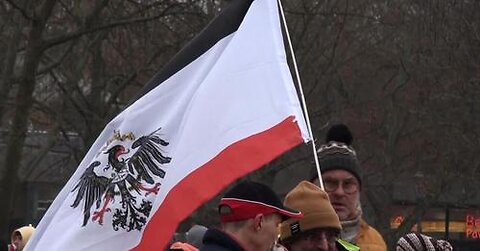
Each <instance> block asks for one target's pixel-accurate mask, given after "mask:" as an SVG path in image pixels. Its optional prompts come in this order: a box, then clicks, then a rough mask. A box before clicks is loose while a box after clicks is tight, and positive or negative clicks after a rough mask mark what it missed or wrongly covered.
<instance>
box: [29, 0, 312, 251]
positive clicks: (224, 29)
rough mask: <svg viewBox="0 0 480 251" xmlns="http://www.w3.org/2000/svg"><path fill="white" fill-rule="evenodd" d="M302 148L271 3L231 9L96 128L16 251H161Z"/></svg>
mask: <svg viewBox="0 0 480 251" xmlns="http://www.w3.org/2000/svg"><path fill="white" fill-rule="evenodd" d="M308 140H310V136H309V135H308V132H307V128H306V123H305V119H304V117H303V113H302V109H301V106H300V103H299V100H298V97H297V92H296V90H295V87H294V83H293V80H292V77H291V74H290V70H289V67H288V65H287V59H286V54H285V48H284V44H283V38H282V32H281V26H280V18H279V13H278V5H277V2H276V0H255V1H251V0H237V1H232V3H231V4H230V6H229V7H228V8H226V10H225V11H224V12H222V13H221V14H220V15H219V16H218V17H217V18H216V19H215V20H213V21H212V22H211V23H210V25H209V26H208V27H207V28H206V29H205V30H204V31H203V32H201V33H200V34H199V35H198V36H197V37H196V38H195V39H194V40H193V41H191V43H190V44H188V45H187V46H186V47H185V48H184V49H183V50H182V51H181V52H180V53H179V54H178V55H177V56H176V57H175V58H174V59H172V61H171V62H170V63H169V64H168V65H166V66H165V67H164V68H163V70H162V71H160V73H159V74H157V75H156V76H155V77H154V78H153V80H152V81H151V82H149V83H148V84H147V86H146V89H145V91H144V93H142V94H141V96H140V97H139V98H138V99H137V100H135V101H134V102H133V103H132V104H131V105H130V106H128V107H127V108H126V109H125V110H124V111H123V112H121V113H120V114H118V115H117V116H116V117H115V118H114V119H113V120H112V121H111V122H110V123H108V125H107V126H106V127H105V129H104V130H103V131H102V132H101V134H100V136H99V137H98V138H97V140H96V141H95V143H94V144H93V145H92V146H91V148H90V150H89V151H88V153H87V154H86V156H85V157H84V159H83V160H82V162H81V163H80V164H79V166H78V168H77V170H76V172H75V173H74V174H73V176H72V177H71V178H70V180H69V181H68V182H67V184H66V185H65V187H64V188H63V189H62V190H61V192H60V193H59V194H58V196H57V198H56V199H55V200H54V202H53V203H52V205H51V206H50V208H49V209H48V211H47V213H46V214H45V216H44V217H43V219H42V220H41V222H40V224H39V225H38V227H37V230H36V233H35V234H34V236H33V237H32V238H31V239H30V241H29V243H28V245H27V247H26V250H29V251H31V250H36V251H45V250H49V251H57V250H58V251H60V250H62V251H64V250H69V251H75V250H163V248H164V247H165V245H166V244H167V243H168V242H169V241H170V239H171V238H172V234H173V233H174V231H175V229H176V228H177V225H178V224H179V223H180V222H181V221H182V220H184V219H185V218H186V217H188V216H189V215H190V214H191V213H192V212H193V211H194V210H195V209H197V208H198V207H199V206H201V205H202V204H203V203H205V202H206V201H208V200H209V199H211V198H212V197H214V196H215V195H216V194H218V193H219V192H220V191H221V190H222V189H223V188H225V187H226V186H227V185H229V184H230V183H232V182H233V181H235V180H236V179H238V178H239V177H241V176H244V175H246V174H248V173H250V172H252V171H254V170H257V169H259V168H260V167H262V166H263V165H265V164H267V163H268V162H270V161H271V160H272V159H274V158H276V157H278V156H279V155H281V154H283V153H284V152H285V151H287V150H289V149H291V148H292V147H294V146H296V145H299V144H301V143H304V142H307V141H308Z"/></svg>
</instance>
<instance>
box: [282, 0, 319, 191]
mask: <svg viewBox="0 0 480 251" xmlns="http://www.w3.org/2000/svg"><path fill="white" fill-rule="evenodd" d="M278 5H279V7H280V13H281V16H282V23H283V27H284V29H285V34H286V35H287V41H288V47H289V49H290V53H291V55H292V62H293V68H294V70H295V77H296V78H297V82H298V89H299V90H300V97H301V100H302V107H303V112H304V114H305V121H306V122H307V130H308V133H309V134H310V138H311V139H312V150H313V157H314V159H315V166H316V168H317V173H318V180H319V183H320V188H321V189H322V190H325V189H324V187H323V181H322V173H321V171H320V163H319V162H318V155H317V147H316V146H315V139H314V138H313V133H312V126H311V125H310V117H309V115H308V109H307V103H306V101H305V95H304V94H303V88H302V81H301V80H300V74H299V72H298V67H297V61H296V59H295V52H294V51H293V46H292V41H291V39H290V33H289V32H288V27H287V21H286V18H285V13H284V12H283V6H282V1H280V0H278Z"/></svg>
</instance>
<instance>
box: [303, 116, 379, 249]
mask: <svg viewBox="0 0 480 251" xmlns="http://www.w3.org/2000/svg"><path fill="white" fill-rule="evenodd" d="M326 142H327V143H326V144H324V145H322V146H321V147H320V148H319V149H318V151H317V152H318V159H319V162H320V170H321V172H322V181H323V185H324V188H325V191H326V192H327V193H328V196H329V198H330V201H331V203H332V206H333V208H334V209H335V211H336V212H337V214H338V217H339V218H340V221H341V225H342V232H341V234H340V236H341V238H342V239H344V240H347V241H349V242H351V243H355V244H356V245H358V246H359V247H360V249H361V250H362V251H386V250H387V247H386V244H385V241H384V240H383V238H382V236H381V235H380V234H379V233H378V231H377V230H376V229H374V228H373V227H371V226H370V225H368V224H367V223H366V222H365V220H364V219H363V218H362V208H361V204H360V190H361V188H362V176H361V169H360V164H359V162H358V159H357V154H356V152H355V150H354V149H353V148H352V147H351V143H352V142H353V136H352V134H351V132H350V130H349V129H348V127H347V126H345V125H343V124H339V125H334V126H332V127H331V128H330V130H329V131H328V133H327V140H326ZM311 181H312V182H313V183H315V184H316V185H320V184H319V183H320V182H319V179H318V175H317V172H316V170H315V171H314V174H312V179H311Z"/></svg>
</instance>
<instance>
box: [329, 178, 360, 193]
mask: <svg viewBox="0 0 480 251" xmlns="http://www.w3.org/2000/svg"><path fill="white" fill-rule="evenodd" d="M323 185H324V188H325V191H326V192H333V191H335V190H337V189H338V187H339V186H342V189H343V191H344V192H345V193H347V194H352V193H355V192H356V191H358V183H357V181H356V180H355V178H349V179H346V180H334V179H329V178H326V179H325V180H323Z"/></svg>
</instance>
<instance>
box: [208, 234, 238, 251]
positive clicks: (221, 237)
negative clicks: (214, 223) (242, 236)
mask: <svg viewBox="0 0 480 251" xmlns="http://www.w3.org/2000/svg"><path fill="white" fill-rule="evenodd" d="M244 250H245V249H243V247H242V246H241V245H240V244H239V243H237V242H236V241H235V240H234V239H233V238H232V237H230V236H229V235H228V234H226V233H225V232H223V231H221V230H219V229H209V230H207V232H206V233H205V236H204V237H203V246H202V247H201V248H200V251H244Z"/></svg>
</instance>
